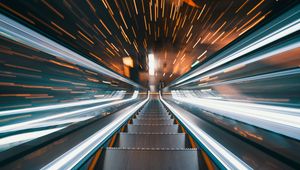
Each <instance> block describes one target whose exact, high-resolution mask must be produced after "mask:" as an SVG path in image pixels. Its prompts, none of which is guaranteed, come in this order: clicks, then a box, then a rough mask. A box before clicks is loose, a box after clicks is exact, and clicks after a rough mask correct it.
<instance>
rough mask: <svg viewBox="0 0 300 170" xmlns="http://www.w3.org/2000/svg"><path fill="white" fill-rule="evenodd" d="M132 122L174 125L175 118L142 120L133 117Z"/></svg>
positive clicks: (135, 123)
mask: <svg viewBox="0 0 300 170" xmlns="http://www.w3.org/2000/svg"><path fill="white" fill-rule="evenodd" d="M132 124H134V125H143V124H166V125H172V124H174V119H168V120H145V119H143V120H141V119H132Z"/></svg>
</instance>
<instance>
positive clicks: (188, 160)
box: [97, 148, 199, 170]
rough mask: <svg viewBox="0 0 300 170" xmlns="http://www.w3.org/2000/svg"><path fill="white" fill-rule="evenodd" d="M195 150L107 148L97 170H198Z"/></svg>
mask: <svg viewBox="0 0 300 170" xmlns="http://www.w3.org/2000/svg"><path fill="white" fill-rule="evenodd" d="M198 160H199V159H198V151H197V150H196V149H176V150H166V149H147V150H146V149H133V148H131V149H126V148H124V149H122V148H107V149H106V151H105V154H104V158H103V160H102V162H101V163H100V164H98V167H97V169H104V170H112V169H128V170H141V169H143V170H153V169H162V170H163V169H172V170H182V169H184V170H195V169H199V161H198Z"/></svg>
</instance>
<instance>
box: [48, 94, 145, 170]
mask: <svg viewBox="0 0 300 170" xmlns="http://www.w3.org/2000/svg"><path fill="white" fill-rule="evenodd" d="M149 94H150V92H148V97H147V99H145V100H144V101H142V102H140V103H139V104H138V105H136V106H135V107H133V108H127V110H125V111H124V110H122V112H123V113H124V114H122V115H120V116H119V117H117V118H116V120H114V121H113V122H111V123H110V124H108V125H107V126H105V127H104V128H102V129H100V130H99V131H98V132H96V133H94V134H93V135H92V136H90V137H89V138H87V139H86V140H84V141H83V142H81V143H79V144H78V145H76V146H75V147H73V148H72V149H70V150H69V151H68V152H66V153H64V154H63V155H61V156H60V157H58V158H56V159H55V160H54V161H52V162H50V163H49V164H47V165H46V166H45V167H43V168H42V170H59V169H65V170H70V169H72V168H74V167H75V166H76V165H77V164H78V163H79V162H80V161H81V160H83V159H84V158H85V157H86V156H87V155H88V154H89V153H91V152H92V151H93V150H94V149H95V148H97V147H98V146H99V145H101V144H102V143H103V142H104V141H105V140H106V139H107V138H108V137H109V136H110V135H111V134H112V133H114V132H115V131H116V130H117V129H118V128H120V126H121V125H122V124H124V123H125V122H126V121H127V120H128V119H129V118H130V117H131V116H132V115H133V114H134V113H135V112H136V111H137V110H138V109H139V108H140V107H142V106H143V105H144V104H145V103H146V102H147V101H148V100H149Z"/></svg>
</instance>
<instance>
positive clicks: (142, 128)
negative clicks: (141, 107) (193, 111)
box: [127, 124, 179, 133]
mask: <svg viewBox="0 0 300 170" xmlns="http://www.w3.org/2000/svg"><path fill="white" fill-rule="evenodd" d="M127 131H128V132H129V133H131V132H132V133H139V132H140V133H143V132H145V133H177V132H179V128H178V125H175V124H173V125H132V124H128V126H127Z"/></svg>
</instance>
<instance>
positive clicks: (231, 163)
mask: <svg viewBox="0 0 300 170" xmlns="http://www.w3.org/2000/svg"><path fill="white" fill-rule="evenodd" d="M160 100H161V101H162V102H163V103H164V104H165V105H166V106H167V107H168V108H169V109H170V110H171V112H172V113H173V114H174V115H175V116H176V117H177V118H178V119H179V120H180V122H181V123H183V124H184V125H185V127H187V128H188V130H189V131H190V132H191V133H192V134H193V135H194V136H195V137H196V138H197V139H198V141H200V142H201V143H202V144H203V145H204V146H205V148H207V149H208V150H209V151H210V153H211V154H213V155H214V157H215V158H216V159H217V160H218V161H219V162H220V163H221V164H222V165H223V166H224V167H225V168H226V169H238V170H249V169H252V168H251V167H249V166H248V165H247V164H246V163H245V162H243V161H242V160H240V159H239V158H238V157H236V156H235V155H234V154H233V153H231V152H230V151H229V150H227V149H226V148H225V147H224V146H222V145H221V144H220V143H218V142H217V141H216V140H214V139H213V138H212V137H211V136H209V135H208V134H207V133H206V132H204V131H203V130H202V129H201V128H200V127H198V126H197V125H195V124H193V123H191V122H192V121H191V120H189V118H188V117H187V116H186V115H185V114H183V112H182V111H178V110H177V109H176V108H174V107H173V106H171V105H170V104H169V103H167V102H166V101H165V100H164V99H163V98H162V96H161V93H160Z"/></svg>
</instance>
